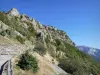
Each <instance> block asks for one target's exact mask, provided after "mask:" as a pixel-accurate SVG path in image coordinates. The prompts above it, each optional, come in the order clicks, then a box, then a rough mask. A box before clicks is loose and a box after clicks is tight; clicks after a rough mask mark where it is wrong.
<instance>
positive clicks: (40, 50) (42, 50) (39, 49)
mask: <svg viewBox="0 0 100 75" xmlns="http://www.w3.org/2000/svg"><path fill="white" fill-rule="evenodd" d="M34 51H36V52H38V53H39V54H40V55H44V54H46V48H45V46H44V45H43V44H42V43H41V42H37V43H36V46H35V49H34Z"/></svg>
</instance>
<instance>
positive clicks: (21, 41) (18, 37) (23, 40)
mask: <svg viewBox="0 0 100 75" xmlns="http://www.w3.org/2000/svg"><path fill="white" fill-rule="evenodd" d="M16 39H17V40H18V41H19V42H20V43H21V44H24V42H25V39H24V38H22V37H21V36H19V35H17V36H16Z"/></svg>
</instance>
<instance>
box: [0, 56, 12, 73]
mask: <svg viewBox="0 0 100 75" xmlns="http://www.w3.org/2000/svg"><path fill="white" fill-rule="evenodd" d="M11 57H12V56H11V55H0V74H1V72H2V68H3V67H4V64H5V63H6V61H7V60H10V59H11Z"/></svg>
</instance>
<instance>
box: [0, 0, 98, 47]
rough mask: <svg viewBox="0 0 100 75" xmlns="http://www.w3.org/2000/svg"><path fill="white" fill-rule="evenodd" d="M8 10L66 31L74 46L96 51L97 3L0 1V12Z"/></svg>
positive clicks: (92, 0)
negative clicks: (93, 48)
mask: <svg viewBox="0 0 100 75" xmlns="http://www.w3.org/2000/svg"><path fill="white" fill-rule="evenodd" d="M11 8H16V9H18V11H19V12H20V13H25V14H27V15H28V16H30V17H33V18H35V19H36V20H38V21H40V23H42V24H48V25H52V26H55V27H57V28H58V29H61V30H64V31H66V33H67V34H68V35H69V37H70V38H71V39H72V40H73V41H74V42H75V43H76V45H86V46H90V47H95V48H100V0H0V10H4V11H8V10H9V9H11Z"/></svg>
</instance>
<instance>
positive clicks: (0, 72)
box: [0, 61, 8, 75]
mask: <svg viewBox="0 0 100 75" xmlns="http://www.w3.org/2000/svg"><path fill="white" fill-rule="evenodd" d="M7 62H8V61H6V62H5V63H4V64H3V65H2V66H1V69H0V75H2V72H3V68H4V65H5V64H6V63H7Z"/></svg>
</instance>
